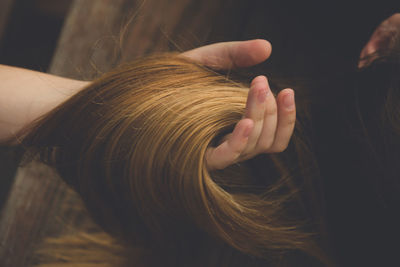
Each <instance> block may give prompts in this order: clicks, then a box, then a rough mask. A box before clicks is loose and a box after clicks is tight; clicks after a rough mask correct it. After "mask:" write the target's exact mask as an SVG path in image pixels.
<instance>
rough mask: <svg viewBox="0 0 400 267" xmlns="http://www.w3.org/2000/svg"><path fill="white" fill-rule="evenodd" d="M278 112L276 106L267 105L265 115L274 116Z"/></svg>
mask: <svg viewBox="0 0 400 267" xmlns="http://www.w3.org/2000/svg"><path fill="white" fill-rule="evenodd" d="M277 112H278V108H277V106H276V104H271V105H267V107H266V108H265V115H266V116H273V115H275V114H276V113H277Z"/></svg>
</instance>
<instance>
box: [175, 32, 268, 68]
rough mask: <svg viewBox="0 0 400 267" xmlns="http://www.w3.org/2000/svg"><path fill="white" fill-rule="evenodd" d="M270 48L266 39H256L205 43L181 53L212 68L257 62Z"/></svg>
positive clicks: (239, 65) (266, 55) (249, 64)
mask: <svg viewBox="0 0 400 267" xmlns="http://www.w3.org/2000/svg"><path fill="white" fill-rule="evenodd" d="M271 50H272V48H271V44H270V43H269V42H268V41H266V40H260V39H257V40H250V41H238V42H223V43H216V44H211V45H206V46H202V47H199V48H196V49H193V50H189V51H187V52H184V53H182V54H181V55H182V56H184V57H188V58H190V59H192V60H194V61H196V62H199V63H201V64H204V65H206V66H208V67H210V68H213V69H231V68H239V67H250V66H253V65H256V64H259V63H261V62H263V61H265V60H266V59H267V58H268V57H269V56H270V55H271Z"/></svg>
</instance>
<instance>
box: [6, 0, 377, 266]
mask: <svg viewBox="0 0 400 267" xmlns="http://www.w3.org/2000/svg"><path fill="white" fill-rule="evenodd" d="M8 2H11V0H1V2H0V19H1V18H2V17H1V14H2V12H4V10H3V9H2V8H1V7H2V6H4V5H5V3H8ZM277 2H280V1H271V2H270V1H264V0H259V1H235V0H193V1H191V0H146V1H138V0H96V1H93V0H74V1H73V4H72V8H71V9H70V11H69V14H68V16H67V18H66V21H65V25H64V28H63V31H62V34H61V37H60V40H59V43H58V47H57V49H56V52H55V54H54V57H53V61H52V64H51V67H50V72H51V73H53V74H57V75H61V76H66V77H72V78H77V79H87V80H90V79H93V78H95V77H97V76H98V75H99V74H101V73H102V72H105V71H107V70H109V69H110V68H112V67H113V66H114V65H115V64H117V63H118V62H120V61H127V60H131V59H134V58H136V57H139V56H142V55H144V54H148V53H151V52H154V51H168V50H187V49H190V48H194V47H197V46H200V45H203V44H207V43H212V42H216V41H227V40H243V39H251V38H266V39H268V40H270V41H272V43H273V47H274V48H273V55H272V57H271V59H270V60H269V63H266V64H264V65H263V66H262V67H263V69H264V70H265V69H266V70H268V68H269V64H274V69H275V70H276V71H277V72H282V70H284V71H286V73H289V74H290V75H297V74H299V73H302V72H307V71H308V72H312V71H320V70H321V68H320V65H321V64H320V63H321V62H324V61H326V60H328V59H329V60H332V62H334V60H337V59H338V58H339V59H340V58H341V57H342V58H343V59H346V60H351V58H350V59H348V55H349V54H356V53H355V51H356V52H357V51H358V50H357V49H359V46H360V45H361V43H356V42H351V41H350V40H349V39H346V41H347V43H345V44H342V43H339V41H340V40H339V41H337V42H338V45H336V46H334V45H333V46H332V47H334V48H335V49H337V47H341V48H343V47H346V48H347V47H350V48H351V50H343V51H340V53H336V54H334V52H335V51H334V49H332V50H323V49H322V50H321V49H319V48H320V47H324V46H325V45H326V44H328V43H329V42H331V41H332V40H335V39H334V38H336V35H337V34H338V33H339V32H334V33H333V34H331V35H332V36H333V37H332V38H331V39H330V38H326V39H323V38H319V39H318V38H316V36H317V35H316V34H318V36H319V34H321V33H323V32H325V31H327V30H331V29H334V27H333V26H332V27H331V28H329V27H328V28H326V26H321V27H322V28H321V29H319V28H318V29H317V28H316V29H315V30H314V31H309V28H310V27H309V26H310V25H314V24H318V23H316V20H313V19H310V24H307V23H301V22H299V21H297V19H296V17H295V16H301V14H302V11H305V10H306V9H307V8H306V7H304V8H303V9H301V8H300V7H301V5H302V2H298V1H296V3H298V4H297V8H293V9H291V11H290V12H287V6H286V5H285V4H277ZM343 7H344V6H343ZM319 8H321V7H319ZM323 8H325V9H323V10H329V8H331V6H326V7H325V6H324V7H323ZM357 8H358V7H357ZM343 10H348V7H347V5H346V8H343ZM354 10H356V8H354ZM371 10H372V11H373V12H375V11H374V10H373V9H371ZM310 12H311V11H310ZM362 12H363V14H364V15H361V16H358V20H359V21H361V22H364V21H365V20H363V19H362V18H363V17H362V16H364V17H368V16H370V14H372V13H368V12H367V11H366V10H363V11H362ZM311 13H312V12H311ZM299 14H300V15H299ZM320 14H321V15H318V14H317V15H318V16H317V18H319V19H321V20H325V22H326V21H330V20H331V19H332V18H336V16H337V15H336V14H333V13H332V14H331V15H330V17H329V16H328V15H327V14H326V13H324V12H321V13H320ZM349 18H351V17H350V16H349ZM379 19H380V18H379ZM343 21H344V22H343ZM128 22H129V23H128ZM340 22H341V23H342V22H343V23H342V26H343V25H344V26H343V27H342V28H340V27H339V26H338V25H336V24H337V20H334V19H332V25H333V24H335V27H339V29H341V30H343V29H347V28H346V27H347V26H346V25H345V24H346V23H347V21H346V20H344V19H343V17H341V20H340ZM361 22H360V24H361ZM370 22H371V26H370V28H371V29H373V27H374V25H376V21H375V22H374V21H370ZM321 25H325V24H321ZM1 26H2V25H1V20H0V37H1V30H2V28H1ZM324 27H325V28H324ZM369 30H370V29H369ZM349 32H350V31H349ZM359 32H360V31H358V34H359V35H361V33H359ZM121 34H122V35H121ZM329 34H330V33H329V32H328V33H327V35H326V36H329ZM121 36H122V37H121ZM348 36H351V35H350V34H349V35H348ZM120 37H121V38H120ZM356 37H357V36H356ZM336 39H338V38H336ZM355 39H357V38H355V37H354V40H355ZM357 40H358V39H357ZM361 41H364V40H361ZM318 49H319V50H318ZM318 51H320V53H319V52H318ZM321 51H323V52H321ZM329 53H331V54H329ZM311 55H314V56H311ZM327 55H330V56H327ZM332 55H334V56H332ZM332 65H334V64H332ZM257 72H261V71H256V73H257ZM265 73H267V74H268V75H269V72H264V74H265ZM9 195H10V196H9V198H8V201H7V202H6V204H5V206H4V209H3V210H2V213H1V217H0V266H2V267H3V266H4V267H19V266H24V267H25V266H29V265H30V264H31V256H32V252H33V250H34V248H35V246H36V245H37V244H38V243H39V242H40V240H42V238H43V237H46V236H51V235H57V233H60V232H61V231H63V230H64V228H65V227H70V226H74V225H76V226H79V224H80V223H82V220H83V219H82V217H81V216H80V214H79V213H78V212H77V211H75V210H74V209H73V206H74V203H78V202H79V200H78V199H77V198H76V196H74V195H71V194H69V193H68V190H67V188H66V187H65V185H64V184H63V183H62V182H61V180H60V179H59V178H58V177H57V176H56V175H55V174H54V173H53V172H52V171H51V170H49V169H48V168H47V167H45V166H43V165H38V164H34V165H29V166H26V167H24V168H20V169H19V170H18V174H17V176H16V179H15V182H14V184H13V187H12V189H11V192H10V194H9Z"/></svg>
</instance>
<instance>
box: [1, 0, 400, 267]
mask: <svg viewBox="0 0 400 267" xmlns="http://www.w3.org/2000/svg"><path fill="white" fill-rule="evenodd" d="M2 1H3V0H2ZM160 1H161V0H160ZM72 2H73V1H68V0H57V1H54V0H13V1H10V0H5V1H3V2H1V3H0V11H1V8H3V6H6V5H7V7H8V9H7V10H8V11H7V12H3V13H2V12H0V14H1V15H2V16H3V17H0V24H3V25H0V30H1V29H2V28H1V27H3V26H4V27H3V29H4V30H3V31H0V64H7V65H13V66H19V67H24V68H29V69H34V70H39V71H47V70H48V69H49V66H50V63H51V60H52V57H53V53H54V51H55V49H56V47H57V41H58V38H59V35H60V33H61V30H62V27H63V23H64V19H65V18H66V16H67V15H68V11H69V8H70V5H71V3H72ZM200 2H201V0H193V1H192V3H193V4H192V6H193V9H194V10H195V9H196V8H197V7H196V5H197V3H200ZM219 2H221V3H222V4H221V5H220V7H219V11H218V16H217V17H216V18H200V19H203V20H212V21H213V23H211V25H212V27H211V28H210V29H207V31H208V33H207V35H206V38H204V39H200V40H197V41H196V38H193V39H190V40H189V41H187V40H186V42H183V43H182V44H181V45H180V46H179V47H180V48H182V49H183V50H185V49H190V48H194V47H197V46H200V45H203V44H205V43H211V42H217V41H230V40H246V39H252V38H265V39H267V40H269V41H270V42H271V43H272V45H273V53H272V56H271V58H270V59H269V60H268V62H266V63H264V64H262V65H261V66H260V67H258V68H256V69H254V72H260V73H267V74H268V75H270V74H271V75H277V76H283V77H290V78H293V77H304V79H309V80H310V79H313V78H317V77H320V76H324V75H327V74H329V73H335V72H341V71H343V70H344V69H351V68H354V66H355V65H356V63H357V60H358V55H359V53H360V50H361V48H362V47H363V45H364V44H365V43H366V41H367V40H368V38H369V36H370V35H371V33H372V32H373V30H374V29H375V27H376V26H377V25H379V23H380V22H381V21H382V20H384V19H385V18H387V17H389V16H390V15H392V14H393V13H395V12H399V11H400V9H399V3H398V2H400V1H350V0H349V1H278V0H274V1H267V0H257V1H239V0H238V1H234V0H221V1H219ZM7 3H12V4H7ZM2 5H3V6H2ZM199 5H200V4H199ZM210 8H211V7H210ZM4 10H6V9H5V8H4V9H3V11H4ZM179 27H183V26H182V25H178V26H176V28H177V29H179ZM177 31H178V30H177ZM174 41H177V43H179V40H174ZM171 49H175V47H173V46H171ZM82 56H87V55H82ZM320 90H321V92H320V93H324V91H323V90H324V88H321V89H320ZM20 156H21V150H20V149H15V148H1V149H0V209H1V207H2V206H3V204H4V201H5V200H6V199H7V196H8V192H9V188H10V186H11V185H12V182H13V177H14V175H15V171H16V168H17V165H18V159H19V158H20ZM328 168H329V167H328ZM333 214H334V213H333ZM353 238H354V237H353ZM338 240H339V241H341V240H342V241H343V240H344V237H343V236H341V237H340V238H338ZM339 241H338V242H339ZM343 246H344V248H343V251H344V252H343V253H342V255H341V256H342V257H346V256H349V255H348V254H346V253H350V252H351V250H352V248H351V245H350V244H343ZM339 250H340V249H339ZM360 251H361V250H360ZM359 255H361V253H359ZM354 262H357V261H356V260H354ZM349 266H351V265H349Z"/></svg>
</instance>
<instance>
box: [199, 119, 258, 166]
mask: <svg viewBox="0 0 400 267" xmlns="http://www.w3.org/2000/svg"><path fill="white" fill-rule="evenodd" d="M252 129H253V121H252V120H250V119H243V120H241V121H239V122H238V123H237V124H236V126H235V129H234V130H233V132H232V134H230V136H229V138H227V139H226V140H225V141H224V142H223V143H222V144H220V145H219V146H218V147H215V148H214V147H211V148H208V149H207V151H206V166H207V169H208V170H215V169H223V168H226V167H227V166H229V165H231V164H233V163H235V162H236V161H237V160H238V158H239V157H240V155H241V154H242V152H243V150H244V148H245V147H246V145H247V141H248V137H249V135H250V132H251V131H252Z"/></svg>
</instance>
